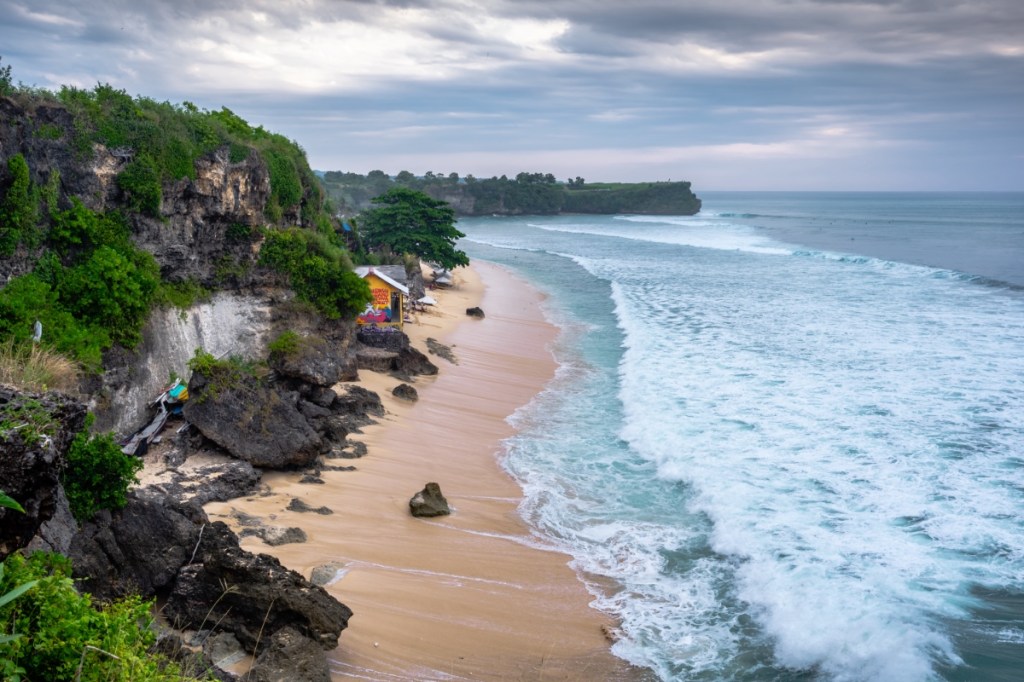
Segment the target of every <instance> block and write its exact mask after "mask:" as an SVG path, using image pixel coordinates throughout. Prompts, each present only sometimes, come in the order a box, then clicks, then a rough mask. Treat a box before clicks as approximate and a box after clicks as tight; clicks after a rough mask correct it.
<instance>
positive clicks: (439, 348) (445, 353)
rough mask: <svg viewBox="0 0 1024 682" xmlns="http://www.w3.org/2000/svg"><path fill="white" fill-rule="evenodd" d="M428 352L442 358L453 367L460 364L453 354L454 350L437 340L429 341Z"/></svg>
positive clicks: (429, 339)
mask: <svg viewBox="0 0 1024 682" xmlns="http://www.w3.org/2000/svg"><path fill="white" fill-rule="evenodd" d="M427 350H428V351H429V352H430V354H431V355H437V356H438V357H442V358H444V359H445V360H447V361H448V362H450V363H452V364H453V365H457V364H459V360H458V358H456V357H455V353H453V352H452V349H451V348H450V347H449V346H446V345H444V344H443V343H441V342H440V341H438V340H437V339H435V338H428V339H427Z"/></svg>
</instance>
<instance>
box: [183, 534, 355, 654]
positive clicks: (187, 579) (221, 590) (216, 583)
mask: <svg viewBox="0 0 1024 682" xmlns="http://www.w3.org/2000/svg"><path fill="white" fill-rule="evenodd" d="M165 614H166V616H167V618H168V619H170V621H171V622H172V623H175V624H177V625H178V626H179V627H181V628H188V629H197V628H199V629H201V628H202V627H204V626H210V625H213V624H214V623H216V624H218V625H217V627H218V629H221V630H228V631H230V632H233V633H234V634H235V637H237V638H238V641H239V642H241V643H242V646H244V647H245V648H246V649H248V650H249V651H253V650H255V649H256V647H257V642H258V641H259V642H260V646H261V647H263V648H266V647H267V643H268V641H269V640H270V639H272V635H271V633H275V632H277V631H278V630H280V629H282V628H284V627H287V626H291V627H293V628H295V630H296V631H297V632H298V633H300V634H301V635H303V636H305V637H308V638H310V639H312V640H313V641H314V642H316V643H317V645H318V646H320V647H321V648H322V649H332V648H334V647H335V646H337V644H338V637H339V636H340V635H341V631H342V630H344V629H345V628H346V627H347V626H348V619H349V618H350V617H351V615H352V611H351V610H350V609H349V608H348V607H347V606H345V605H344V604H341V603H339V602H338V601H336V600H335V599H334V598H333V597H331V596H330V595H329V594H328V593H327V592H326V591H324V589H323V588H321V587H317V586H315V585H313V584H312V583H310V582H309V581H308V580H306V579H305V578H303V577H302V576H301V575H299V574H298V573H296V572H295V571H290V570H288V569H286V568H284V567H283V566H281V563H280V562H279V561H278V560H277V559H275V558H274V557H271V556H269V555H266V554H251V553H249V552H246V551H245V550H243V549H241V548H240V547H239V546H238V541H237V539H236V538H235V535H234V533H232V532H231V530H230V529H229V528H228V527H227V526H226V525H224V524H223V523H221V522H219V521H217V522H214V523H213V524H211V525H209V526H207V527H206V532H205V533H204V534H203V538H202V541H201V542H200V543H199V550H198V552H197V556H196V561H195V563H192V564H190V565H188V566H185V567H184V568H183V569H182V570H181V571H180V572H179V574H178V580H177V582H176V583H175V586H174V590H173V591H172V592H171V594H170V597H169V598H168V600H167V605H166V608H165ZM261 628H262V631H263V637H262V639H261V637H260V630H261Z"/></svg>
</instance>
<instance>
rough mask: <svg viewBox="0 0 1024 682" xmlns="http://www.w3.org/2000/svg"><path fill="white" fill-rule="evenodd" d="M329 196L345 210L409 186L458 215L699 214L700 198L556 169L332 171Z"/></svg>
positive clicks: (670, 186) (326, 177)
mask: <svg viewBox="0 0 1024 682" xmlns="http://www.w3.org/2000/svg"><path fill="white" fill-rule="evenodd" d="M321 180H322V181H323V184H324V187H325V188H326V190H327V194H328V196H330V198H331V199H332V200H333V201H334V202H335V204H336V205H337V206H338V208H339V209H340V210H341V211H342V212H343V213H346V214H355V213H358V212H360V211H363V210H365V209H366V208H368V207H370V206H371V202H372V200H373V199H374V197H377V196H379V195H381V194H383V193H385V192H387V191H388V190H389V189H391V188H392V187H407V188H410V189H416V190H420V191H422V192H424V193H426V194H427V195H429V196H431V197H433V198H434V199H438V200H441V201H446V202H448V203H449V204H451V206H452V208H453V209H454V210H455V213H456V215H460V216H481V215H556V214H559V213H601V214H614V213H633V214H642V215H694V214H695V213H697V212H698V211H700V206H701V202H700V199H698V198H697V196H696V195H694V193H693V191H692V190H691V189H690V183H689V182H635V183H587V182H586V181H585V180H584V179H583V178H581V177H576V178H572V179H570V180H568V181H567V182H560V181H558V180H557V179H556V178H555V176H554V175H552V174H551V173H519V174H518V175H516V176H515V177H514V178H509V177H507V176H504V175H503V176H501V177H492V178H476V177H474V176H472V175H467V176H465V177H461V176H459V174H458V173H449V174H448V175H444V174H439V173H432V172H428V173H426V174H425V175H423V176H416V175H413V174H412V173H410V172H409V171H401V172H400V173H398V174H397V175H395V176H389V175H387V174H386V173H384V172H383V171H380V170H375V171H370V172H369V173H368V174H366V175H360V174H359V173H345V172H341V171H327V172H326V173H324V174H323V175H322V177H321Z"/></svg>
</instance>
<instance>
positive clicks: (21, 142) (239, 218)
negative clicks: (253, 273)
mask: <svg viewBox="0 0 1024 682" xmlns="http://www.w3.org/2000/svg"><path fill="white" fill-rule="evenodd" d="M73 130H74V120H73V118H72V116H71V114H70V113H69V112H68V111H67V110H66V109H64V108H63V107H61V106H58V105H56V104H50V103H46V102H45V101H44V102H39V101H34V102H33V103H31V104H20V103H18V102H16V101H15V100H13V99H10V98H0V163H2V164H3V165H2V170H0V177H2V175H4V174H5V172H6V164H7V161H8V159H10V158H11V157H12V156H14V155H16V154H21V155H22V156H24V157H25V161H26V162H27V164H28V167H29V172H30V176H31V179H32V181H33V183H35V185H36V186H39V187H44V186H46V184H47V182H49V180H50V178H51V177H52V176H53V174H54V173H55V172H56V173H59V176H60V185H59V188H58V190H59V199H60V205H61V206H62V207H67V206H68V205H70V197H76V198H78V199H79V200H80V201H81V202H82V203H83V204H84V205H85V206H86V207H87V208H89V209H91V210H93V211H97V212H102V211H107V210H111V209H116V208H119V207H123V206H124V205H125V203H126V197H125V195H124V192H123V191H122V190H121V188H120V187H119V186H118V183H117V176H118V174H119V173H121V171H123V170H124V168H125V166H126V165H127V164H128V163H129V162H130V161H131V158H132V157H131V155H130V153H127V152H124V151H123V150H117V149H114V150H111V149H107V148H106V147H104V146H102V145H98V144H96V145H93V147H92V148H91V149H89V150H76V149H75V148H74V145H73V144H72V132H73ZM269 196H270V174H269V172H268V169H267V166H266V164H265V163H264V162H263V160H262V159H261V158H260V157H259V156H258V155H257V154H250V155H249V156H248V157H247V158H246V159H245V160H243V161H241V162H239V163H231V162H230V160H229V156H228V153H227V149H226V148H221V149H219V150H217V151H215V152H214V153H212V154H209V155H207V156H206V157H203V158H201V159H199V161H198V162H197V163H196V164H195V179H191V178H183V179H180V180H177V181H176V182H164V183H163V186H162V201H161V204H160V210H159V215H158V216H148V215H143V214H140V213H134V212H133V213H129V214H128V219H129V222H130V227H131V231H132V235H133V239H134V241H135V243H136V244H137V245H138V246H139V247H140V248H142V249H145V250H146V251H149V252H150V253H152V254H153V256H154V257H155V258H156V260H157V263H159V265H160V268H161V272H162V274H163V276H164V278H165V279H169V280H172V281H183V280H186V279H194V280H197V281H200V282H204V283H213V282H215V281H217V280H218V279H221V280H222V279H223V278H224V277H225V276H227V275H235V276H237V275H238V274H239V273H240V268H239V264H242V265H244V264H245V263H247V262H248V261H250V260H251V257H252V255H251V240H250V239H249V238H247V234H249V233H251V228H255V227H257V226H260V225H262V224H263V223H264V222H265V219H264V216H263V209H264V206H266V204H267V199H268V197H269ZM247 228H249V229H247ZM17 255H18V256H20V257H15V258H11V259H5V260H4V261H3V262H2V263H0V276H2V277H4V278H5V279H6V276H16V275H19V274H22V273H24V272H26V271H27V270H29V269H31V266H32V263H33V262H34V257H33V255H34V254H32V253H24V252H22V253H20V254H17ZM242 269H244V268H242Z"/></svg>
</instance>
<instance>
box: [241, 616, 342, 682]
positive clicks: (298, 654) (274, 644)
mask: <svg viewBox="0 0 1024 682" xmlns="http://www.w3.org/2000/svg"><path fill="white" fill-rule="evenodd" d="M246 679H247V680H252V681H253V682H284V681H286V680H294V681H296V682H298V681H300V680H301V682H331V669H330V666H328V664H327V657H326V656H325V655H324V651H323V649H322V648H320V647H319V646H318V645H317V643H316V642H314V641H313V640H311V639H310V638H309V637H306V636H305V635H303V634H302V633H300V632H299V631H298V630H296V629H295V628H293V627H284V628H282V629H280V630H278V631H277V632H275V633H274V634H273V636H272V637H271V638H270V644H269V645H268V646H267V647H266V649H265V650H264V651H263V653H262V654H260V656H259V658H257V659H256V665H254V666H253V667H252V670H251V671H250V672H249V674H248V675H247V676H246Z"/></svg>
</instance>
